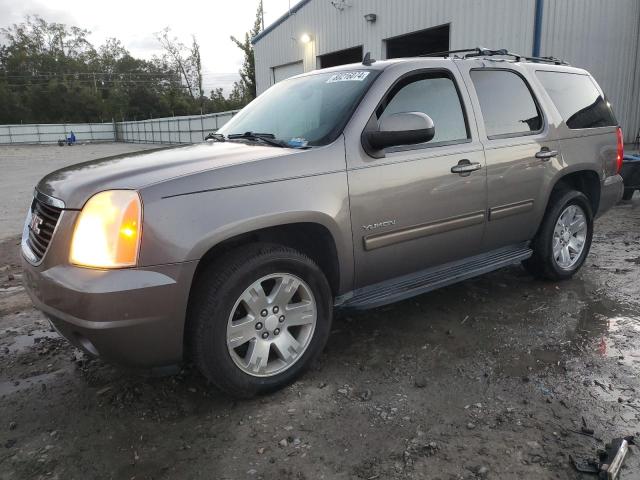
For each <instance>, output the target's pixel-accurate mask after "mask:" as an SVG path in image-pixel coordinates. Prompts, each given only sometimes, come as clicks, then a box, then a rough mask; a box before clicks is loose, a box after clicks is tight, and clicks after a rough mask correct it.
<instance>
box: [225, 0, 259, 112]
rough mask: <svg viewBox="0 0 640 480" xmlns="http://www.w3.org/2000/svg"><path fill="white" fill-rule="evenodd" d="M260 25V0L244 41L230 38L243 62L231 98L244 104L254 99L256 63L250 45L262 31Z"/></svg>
mask: <svg viewBox="0 0 640 480" xmlns="http://www.w3.org/2000/svg"><path fill="white" fill-rule="evenodd" d="M262 25H263V10H262V0H260V1H259V3H258V12H257V14H256V20H255V22H254V23H253V28H252V29H251V30H250V31H248V32H247V33H245V35H244V41H243V42H241V41H240V40H238V39H237V38H236V37H234V36H231V41H232V42H233V43H235V44H236V46H237V47H238V48H239V49H240V50H242V51H243V52H244V62H243V63H242V68H240V71H239V72H238V73H239V74H240V81H239V82H235V84H234V86H233V92H232V96H233V97H236V98H241V99H242V100H243V102H244V104H247V103H249V102H250V101H251V100H253V99H254V98H256V61H255V56H254V52H253V45H251V39H252V38H253V37H255V36H256V35H258V34H259V33H260V32H261V31H262Z"/></svg>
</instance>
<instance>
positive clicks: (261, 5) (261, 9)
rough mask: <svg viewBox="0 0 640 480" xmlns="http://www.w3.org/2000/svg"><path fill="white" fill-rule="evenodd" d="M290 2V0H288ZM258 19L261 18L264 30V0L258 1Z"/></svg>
mask: <svg viewBox="0 0 640 480" xmlns="http://www.w3.org/2000/svg"><path fill="white" fill-rule="evenodd" d="M289 4H291V1H289ZM260 19H261V20H262V30H263V31H264V0H262V1H261V2H260Z"/></svg>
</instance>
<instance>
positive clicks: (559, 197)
mask: <svg viewBox="0 0 640 480" xmlns="http://www.w3.org/2000/svg"><path fill="white" fill-rule="evenodd" d="M550 202H551V203H550V206H549V208H548V209H547V212H546V214H545V216H544V219H543V220H542V225H541V226H540V229H539V231H538V233H537V235H536V237H535V238H534V240H533V242H532V244H531V247H532V249H533V256H532V257H531V258H529V259H528V260H525V261H524V262H523V265H524V266H525V268H526V269H527V270H528V271H529V272H530V273H532V274H533V275H534V276H536V277H538V278H543V279H547V280H564V279H567V278H571V277H572V276H573V275H574V274H575V273H576V272H577V271H578V270H580V267H582V265H583V264H584V261H585V259H586V258H587V255H588V254H589V249H590V248H591V239H592V237H593V212H592V210H591V204H590V202H589V199H588V198H587V197H586V196H585V195H584V194H583V193H581V192H578V191H575V190H569V191H562V192H557V193H556V194H555V195H553V196H552V198H551V201H550Z"/></svg>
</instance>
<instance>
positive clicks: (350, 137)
mask: <svg viewBox="0 0 640 480" xmlns="http://www.w3.org/2000/svg"><path fill="white" fill-rule="evenodd" d="M435 62H436V61H433V64H435ZM442 64H443V65H446V67H443V68H432V69H431V68H430V69H420V70H412V71H411V70H410V71H407V72H405V73H404V74H402V72H397V73H394V74H391V73H387V72H385V75H384V76H383V78H381V79H380V80H379V81H378V82H376V84H375V85H374V88H373V89H372V92H370V95H369V96H368V98H375V99H376V101H375V102H370V103H369V104H367V102H365V104H366V105H367V108H368V111H366V112H362V118H363V120H364V119H365V118H366V119H371V120H370V121H373V122H379V121H380V119H381V118H383V117H384V116H385V115H391V114H393V113H400V112H423V113H426V114H427V115H429V116H430V117H431V118H432V119H433V121H434V124H435V129H436V136H435V137H434V139H433V140H432V141H430V142H428V143H424V144H420V145H411V146H403V147H395V148H389V149H387V150H386V152H385V157H384V158H372V157H370V156H368V155H367V153H366V152H365V151H364V150H363V149H362V147H361V143H360V135H361V134H362V131H363V128H364V125H365V121H362V122H361V123H359V124H358V126H357V127H355V128H353V127H352V125H350V128H353V130H351V131H348V132H347V134H346V138H347V145H346V147H347V148H346V151H347V168H348V178H349V193H350V202H351V218H352V225H353V227H352V228H353V239H354V256H355V262H356V265H355V266H356V269H355V272H356V288H360V287H363V286H366V285H370V284H373V283H377V282H381V281H384V280H389V279H392V278H394V277H398V276H401V275H405V274H409V273H412V272H416V271H419V270H423V269H425V268H428V267H431V266H435V265H439V264H442V263H446V262H449V261H452V260H457V259H460V258H464V257H467V256H471V255H474V254H476V253H478V250H479V248H480V244H481V239H482V233H483V230H484V225H485V209H486V180H485V169H484V166H485V163H484V154H483V151H482V145H481V144H480V143H479V141H478V138H477V133H476V131H475V126H474V124H473V120H472V121H471V122H470V121H469V117H468V115H467V111H468V110H469V108H470V106H469V103H468V98H469V97H468V93H467V92H466V91H465V89H464V86H462V84H461V78H460V75H459V72H457V71H452V70H451V69H450V68H449V67H450V66H451V63H450V62H445V61H443V62H442ZM402 68H407V67H405V66H403V67H402ZM381 88H384V90H382V91H380V89H381ZM377 99H382V101H381V102H380V103H379V104H378V100H377ZM459 164H473V165H474V168H475V170H474V171H472V172H470V173H465V174H459V173H455V172H452V168H453V167H456V166H458V165H459Z"/></svg>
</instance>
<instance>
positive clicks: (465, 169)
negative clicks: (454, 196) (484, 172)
mask: <svg viewBox="0 0 640 480" xmlns="http://www.w3.org/2000/svg"><path fill="white" fill-rule="evenodd" d="M481 168H482V165H481V164H480V163H478V162H473V163H471V162H470V161H469V160H467V159H464V160H460V161H459V162H458V164H457V165H454V166H453V167H451V173H459V174H462V175H464V174H465V173H466V174H467V175H468V174H470V173H471V172H475V171H476V170H480V169H481Z"/></svg>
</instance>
